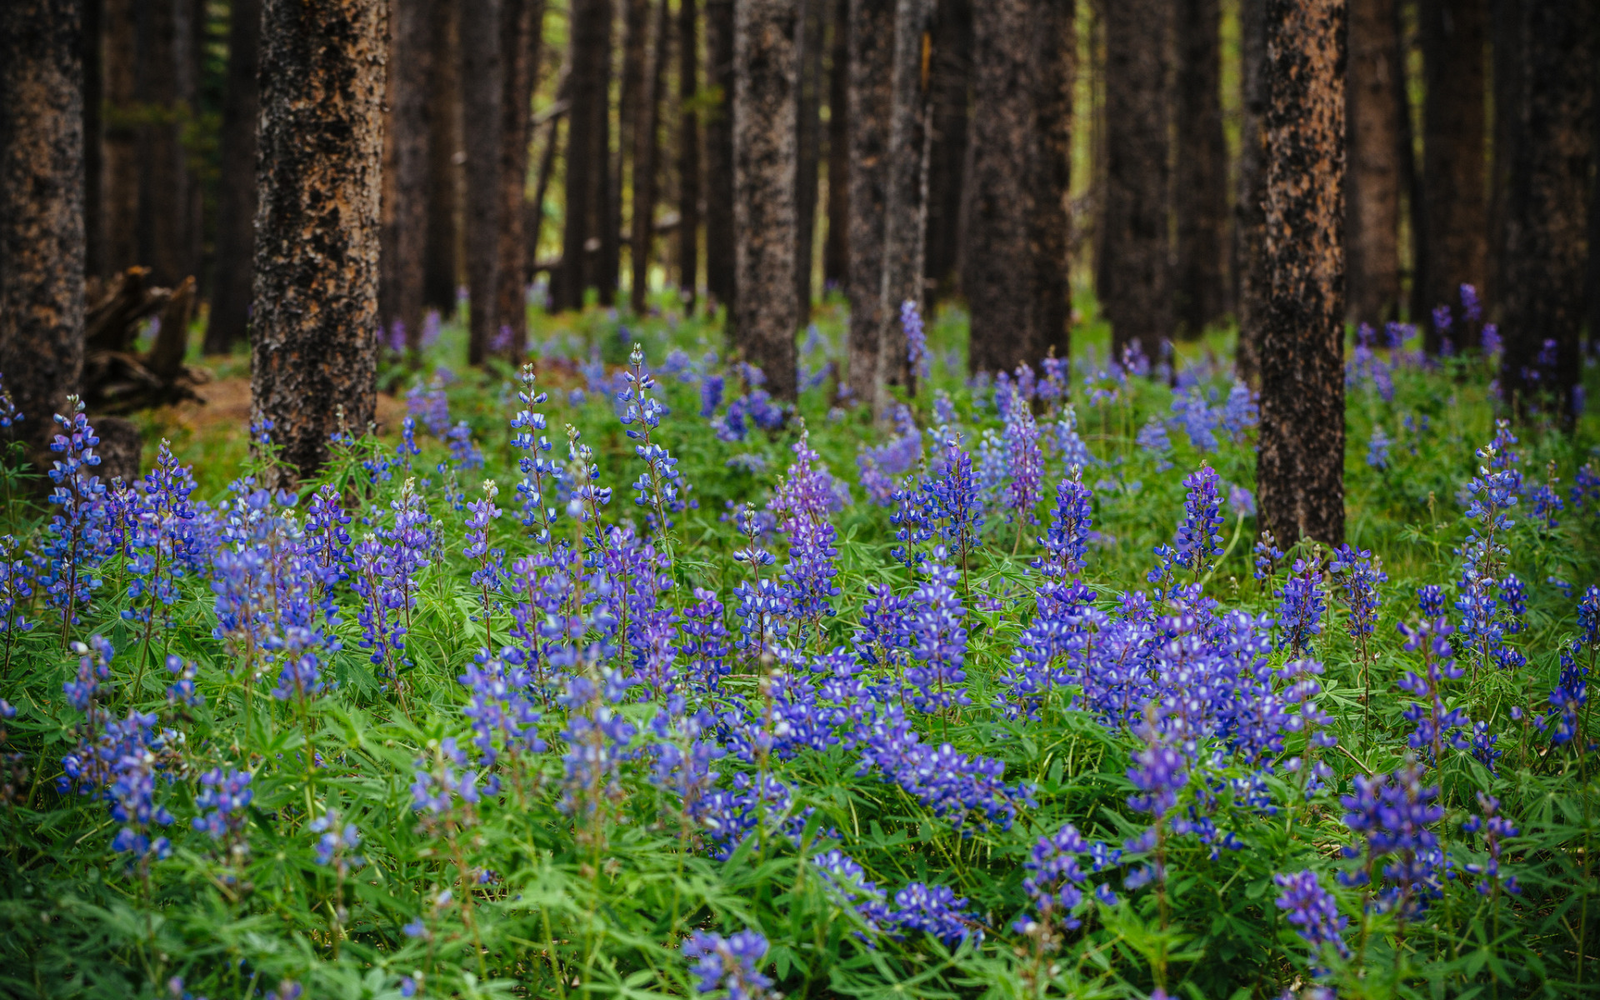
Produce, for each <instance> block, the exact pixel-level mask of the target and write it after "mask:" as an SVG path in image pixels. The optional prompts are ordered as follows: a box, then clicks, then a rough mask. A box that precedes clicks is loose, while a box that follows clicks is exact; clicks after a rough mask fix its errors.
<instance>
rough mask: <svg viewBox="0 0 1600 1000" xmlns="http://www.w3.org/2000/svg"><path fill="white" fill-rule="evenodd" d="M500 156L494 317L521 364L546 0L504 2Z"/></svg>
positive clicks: (512, 355) (525, 344)
mask: <svg viewBox="0 0 1600 1000" xmlns="http://www.w3.org/2000/svg"><path fill="white" fill-rule="evenodd" d="M501 2H502V3H503V4H504V6H503V7H502V8H501V12H500V24H501V28H500V45H501V55H500V66H501V73H502V81H501V82H502V84H503V86H504V90H503V91H502V94H501V101H500V115H501V124H500V152H499V157H498V162H499V166H498V170H497V176H496V179H495V192H496V196H497V198H498V200H499V205H498V209H499V219H498V225H497V227H496V234H495V235H496V240H497V242H498V244H499V249H498V251H497V252H496V254H495V256H496V258H497V260H496V265H495V267H496V272H495V316H496V320H497V323H498V324H499V328H502V329H507V330H509V332H510V337H509V339H508V341H507V343H505V345H504V347H503V349H504V351H505V352H506V355H507V357H509V358H510V359H511V360H512V361H513V362H520V361H521V360H522V357H523V355H524V354H525V353H526V351H527V347H528V293H527V284H526V277H527V268H528V261H527V253H528V244H527V238H526V236H525V234H524V232H523V226H524V223H525V222H526V220H527V207H526V206H527V201H528V193H527V192H528V143H529V141H530V139H531V137H530V135H529V133H530V131H531V129H532V127H533V88H534V84H535V82H536V81H537V80H538V79H539V58H540V56H541V54H542V52H541V49H542V45H541V43H542V42H543V35H544V4H545V0H501Z"/></svg>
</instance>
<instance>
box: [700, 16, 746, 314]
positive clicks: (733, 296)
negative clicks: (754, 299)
mask: <svg viewBox="0 0 1600 1000" xmlns="http://www.w3.org/2000/svg"><path fill="white" fill-rule="evenodd" d="M733 4H734V0H706V77H707V79H706V82H707V83H708V84H709V85H710V90H711V92H712V93H713V94H715V95H716V98H717V103H716V105H715V106H713V107H710V108H708V109H707V111H706V175H705V184H706V189H705V204H706V293H707V294H708V295H709V296H710V298H711V305H712V306H713V308H714V307H716V306H723V307H726V308H727V310H728V312H727V316H728V320H729V321H730V322H731V321H732V319H733V314H734V309H733V307H734V303H735V302H737V301H738V271H737V268H736V267H735V263H734V256H735V255H734V237H733V201H734V194H733V91H734V72H733V44H734V24H733Z"/></svg>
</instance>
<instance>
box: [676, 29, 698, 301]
mask: <svg viewBox="0 0 1600 1000" xmlns="http://www.w3.org/2000/svg"><path fill="white" fill-rule="evenodd" d="M698 25H699V18H698V17H697V16H696V13H695V0H679V4H678V295H679V298H680V299H681V301H682V302H683V308H684V311H685V312H687V313H689V314H691V315H693V313H694V303H695V292H696V290H697V288H698V287H699V284H700V113H699V109H698V107H697V105H696V102H695V98H696V95H697V94H698V93H699V91H700V37H699V34H698Z"/></svg>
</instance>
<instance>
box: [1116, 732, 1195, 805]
mask: <svg viewBox="0 0 1600 1000" xmlns="http://www.w3.org/2000/svg"><path fill="white" fill-rule="evenodd" d="M1128 780H1129V781H1131V782H1133V787H1134V788H1135V789H1136V790H1137V791H1136V792H1135V794H1133V795H1130V796H1128V807H1129V808H1130V809H1136V810H1138V811H1139V812H1147V813H1149V814H1150V815H1152V816H1154V817H1155V818H1156V819H1157V820H1160V819H1161V818H1162V817H1164V816H1166V814H1167V813H1169V812H1171V811H1172V810H1173V808H1175V807H1176V806H1177V804H1178V791H1179V790H1180V789H1182V788H1183V786H1184V785H1186V784H1188V783H1189V770H1188V762H1187V761H1185V760H1184V759H1183V755H1182V754H1180V753H1178V751H1176V750H1174V749H1172V748H1171V747H1165V746H1160V745H1152V746H1148V747H1146V748H1145V749H1143V750H1141V751H1139V753H1138V755H1137V756H1136V757H1135V758H1134V766H1133V767H1130V768H1128Z"/></svg>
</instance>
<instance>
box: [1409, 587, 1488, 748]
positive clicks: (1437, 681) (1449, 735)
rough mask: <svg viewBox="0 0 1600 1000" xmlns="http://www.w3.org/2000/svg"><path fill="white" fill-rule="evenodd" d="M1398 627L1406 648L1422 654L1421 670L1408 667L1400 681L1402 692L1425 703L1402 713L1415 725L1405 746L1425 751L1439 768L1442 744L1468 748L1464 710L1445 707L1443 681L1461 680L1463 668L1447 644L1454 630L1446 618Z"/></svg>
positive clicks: (1416, 704)
mask: <svg viewBox="0 0 1600 1000" xmlns="http://www.w3.org/2000/svg"><path fill="white" fill-rule="evenodd" d="M1398 627H1399V629H1400V632H1401V634H1402V635H1404V636H1405V637H1406V644H1405V648H1406V649H1407V651H1416V650H1419V649H1420V650H1421V651H1422V656H1423V672H1422V673H1421V674H1420V675H1419V674H1417V673H1415V672H1413V671H1410V670H1408V671H1406V672H1405V675H1404V676H1402V677H1401V678H1400V681H1399V686H1400V689H1401V690H1402V691H1406V692H1408V693H1410V694H1413V695H1415V696H1416V697H1418V698H1422V699H1424V700H1425V702H1426V704H1422V703H1418V702H1412V703H1411V706H1410V707H1409V708H1407V709H1406V710H1405V712H1404V713H1403V715H1404V717H1405V719H1406V720H1407V721H1408V722H1414V723H1416V725H1417V728H1416V731H1415V732H1413V733H1412V734H1411V735H1410V736H1409V737H1408V738H1407V740H1406V745H1407V746H1409V747H1411V749H1413V750H1419V751H1424V752H1426V754H1427V759H1428V760H1431V761H1432V762H1433V765H1434V766H1435V767H1439V766H1441V765H1442V764H1443V763H1444V762H1443V759H1442V757H1441V755H1442V753H1443V750H1444V748H1445V747H1447V746H1449V747H1453V748H1455V749H1457V750H1465V749H1467V740H1466V737H1465V736H1464V735H1463V734H1462V729H1463V727H1465V726H1466V725H1467V724H1468V723H1469V722H1470V720H1469V719H1468V718H1467V713H1466V711H1465V710H1463V709H1459V708H1457V709H1446V708H1445V703H1444V698H1445V695H1444V682H1445V681H1453V680H1460V679H1461V678H1462V677H1463V676H1465V675H1466V671H1464V670H1462V669H1461V668H1460V667H1458V666H1456V665H1455V664H1454V662H1452V660H1451V656H1452V653H1451V650H1450V643H1449V641H1448V640H1447V638H1446V637H1447V636H1449V635H1450V633H1451V632H1452V631H1453V629H1452V628H1451V625H1450V623H1449V622H1448V621H1446V620H1445V619H1443V618H1440V619H1439V620H1438V621H1435V622H1426V621H1424V622H1423V623H1422V624H1421V625H1419V626H1417V627H1415V628H1407V627H1406V625H1405V623H1404V622H1401V623H1400V624H1399V626H1398Z"/></svg>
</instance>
